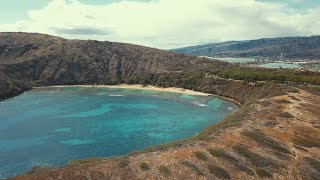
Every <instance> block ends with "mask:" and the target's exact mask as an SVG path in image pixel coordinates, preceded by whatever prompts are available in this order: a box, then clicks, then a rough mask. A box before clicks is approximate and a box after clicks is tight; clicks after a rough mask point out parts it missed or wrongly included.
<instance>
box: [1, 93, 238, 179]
mask: <svg viewBox="0 0 320 180" xmlns="http://www.w3.org/2000/svg"><path fill="white" fill-rule="evenodd" d="M235 108H236V106H235V105H234V104H233V103H231V102H228V101H225V100H222V99H219V98H215V97H203V96H189V95H182V94H177V93H168V92H158V91H150V90H132V89H131V90H130V89H110V88H84V87H70V88H43V89H35V90H32V91H29V92H26V93H24V94H22V95H20V96H17V97H15V98H12V99H9V100H6V101H5V102H2V103H1V104H0V179H2V178H6V177H12V176H16V175H21V174H23V173H25V172H26V171H28V170H30V169H31V168H32V167H33V166H36V165H53V166H64V165H66V164H67V163H68V162H69V161H70V160H73V159H82V158H88V157H107V156H115V155H124V154H127V153H128V152H130V151H132V150H141V149H144V148H146V147H148V146H152V145H156V144H162V143H167V142H170V141H174V140H179V139H183V138H187V137H192V136H194V135H196V134H197V133H198V132H200V131H201V130H203V129H205V128H206V127H208V126H209V125H210V124H212V123H214V122H217V121H218V120H220V119H222V118H223V117H224V116H226V115H227V114H228V113H230V112H232V111H233V110H234V109H235Z"/></svg>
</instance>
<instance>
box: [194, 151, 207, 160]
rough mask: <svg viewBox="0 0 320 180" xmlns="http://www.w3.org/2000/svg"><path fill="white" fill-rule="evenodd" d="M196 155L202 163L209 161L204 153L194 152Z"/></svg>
mask: <svg viewBox="0 0 320 180" xmlns="http://www.w3.org/2000/svg"><path fill="white" fill-rule="evenodd" d="M194 155H195V156H196V157H197V158H198V159H200V160H202V161H208V157H207V155H206V154H205V153H204V152H200V151H196V152H194Z"/></svg>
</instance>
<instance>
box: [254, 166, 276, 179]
mask: <svg viewBox="0 0 320 180" xmlns="http://www.w3.org/2000/svg"><path fill="white" fill-rule="evenodd" d="M256 173H257V174H258V176H259V177H261V178H265V177H266V178H272V174H270V173H269V172H268V171H266V170H264V169H261V168H258V169H256Z"/></svg>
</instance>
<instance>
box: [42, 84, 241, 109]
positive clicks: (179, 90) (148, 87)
mask: <svg viewBox="0 0 320 180" xmlns="http://www.w3.org/2000/svg"><path fill="white" fill-rule="evenodd" d="M48 87H101V88H115V89H141V90H153V91H162V92H173V93H180V94H186V95H191V96H215V97H219V98H222V99H225V100H228V101H231V102H233V103H235V104H237V105H239V106H240V105H241V103H240V102H238V101H236V100H234V99H231V98H226V97H223V96H218V95H216V94H209V93H203V92H199V91H193V90H189V89H183V88H175V87H168V88H161V87H156V86H151V85H142V84H119V85H59V86H48ZM36 88H41V87H36Z"/></svg>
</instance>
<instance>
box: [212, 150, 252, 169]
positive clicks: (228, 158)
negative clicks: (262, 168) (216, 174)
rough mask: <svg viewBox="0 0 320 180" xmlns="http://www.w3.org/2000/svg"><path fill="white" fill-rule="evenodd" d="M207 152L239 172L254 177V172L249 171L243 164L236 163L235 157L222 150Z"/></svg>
mask: <svg viewBox="0 0 320 180" xmlns="http://www.w3.org/2000/svg"><path fill="white" fill-rule="evenodd" d="M208 151H209V153H210V154H211V155H212V156H215V157H217V158H221V159H223V160H226V161H228V162H230V163H231V164H233V165H234V166H235V167H237V168H238V169H239V170H240V171H243V172H245V173H247V174H249V175H254V172H253V171H252V170H251V169H249V168H248V167H246V165H245V164H243V163H241V162H240V161H238V160H237V159H236V158H235V157H233V156H231V155H230V154H228V153H227V152H226V151H225V150H224V149H209V150H208Z"/></svg>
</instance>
